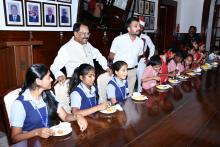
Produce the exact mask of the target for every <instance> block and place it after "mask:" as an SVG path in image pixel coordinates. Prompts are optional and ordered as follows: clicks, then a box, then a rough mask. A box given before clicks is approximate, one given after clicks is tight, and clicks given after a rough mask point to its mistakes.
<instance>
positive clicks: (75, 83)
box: [69, 64, 108, 116]
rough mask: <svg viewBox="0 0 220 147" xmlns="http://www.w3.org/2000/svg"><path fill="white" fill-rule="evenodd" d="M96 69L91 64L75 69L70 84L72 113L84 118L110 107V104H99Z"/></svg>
mask: <svg viewBox="0 0 220 147" xmlns="http://www.w3.org/2000/svg"><path fill="white" fill-rule="evenodd" d="M94 81H95V69H94V67H93V66H91V65H89V64H81V65H80V66H79V67H78V68H76V69H75V71H74V73H73V75H72V77H71V79H70V83H69V94H70V98H71V107H72V112H73V113H76V114H81V115H83V116H87V115H90V114H92V113H95V112H97V111H100V110H104V109H106V108H107V107H108V103H107V102H104V103H101V104H98V90H97V88H96V87H95V86H94Z"/></svg>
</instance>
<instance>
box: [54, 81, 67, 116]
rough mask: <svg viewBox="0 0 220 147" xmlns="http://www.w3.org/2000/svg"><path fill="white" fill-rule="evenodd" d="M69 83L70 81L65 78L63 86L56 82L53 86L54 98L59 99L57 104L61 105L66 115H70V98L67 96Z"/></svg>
mask: <svg viewBox="0 0 220 147" xmlns="http://www.w3.org/2000/svg"><path fill="white" fill-rule="evenodd" d="M69 81H70V79H69V78H67V79H66V81H65V82H64V84H60V83H58V82H57V83H55V85H54V86H53V90H54V94H55V96H56V97H57V98H58V99H59V102H60V103H61V104H62V106H63V108H64V109H65V110H66V112H67V113H71V107H70V96H69V94H68V89H69Z"/></svg>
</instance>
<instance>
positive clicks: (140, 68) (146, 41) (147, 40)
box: [137, 16, 155, 92]
mask: <svg viewBox="0 0 220 147" xmlns="http://www.w3.org/2000/svg"><path fill="white" fill-rule="evenodd" d="M139 22H140V26H141V31H140V38H141V39H142V40H143V42H144V47H143V52H144V56H143V57H142V58H141V59H140V61H139V62H138V68H137V79H138V92H142V86H141V78H142V75H143V73H144V69H145V68H146V64H147V62H148V61H149V60H150V58H151V57H152V56H153V55H154V52H155V46H154V44H153V42H152V41H151V39H150V37H149V36H148V35H147V34H144V26H145V21H144V17H143V16H140V17H139ZM147 47H149V49H148V48H147ZM147 54H149V56H148V57H147V59H148V61H146V55H147Z"/></svg>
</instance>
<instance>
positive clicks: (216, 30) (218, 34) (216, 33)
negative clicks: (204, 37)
mask: <svg viewBox="0 0 220 147" xmlns="http://www.w3.org/2000/svg"><path fill="white" fill-rule="evenodd" d="M212 28H213V29H212V41H211V46H220V5H216V7H215V13H214V19H213V27H212Z"/></svg>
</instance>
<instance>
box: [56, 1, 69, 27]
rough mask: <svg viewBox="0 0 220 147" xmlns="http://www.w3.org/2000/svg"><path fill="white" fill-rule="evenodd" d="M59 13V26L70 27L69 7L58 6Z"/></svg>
mask: <svg viewBox="0 0 220 147" xmlns="http://www.w3.org/2000/svg"><path fill="white" fill-rule="evenodd" d="M58 12H59V26H62V27H71V26H72V23H71V22H72V20H71V7H70V6H69V5H61V4H59V5H58Z"/></svg>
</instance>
